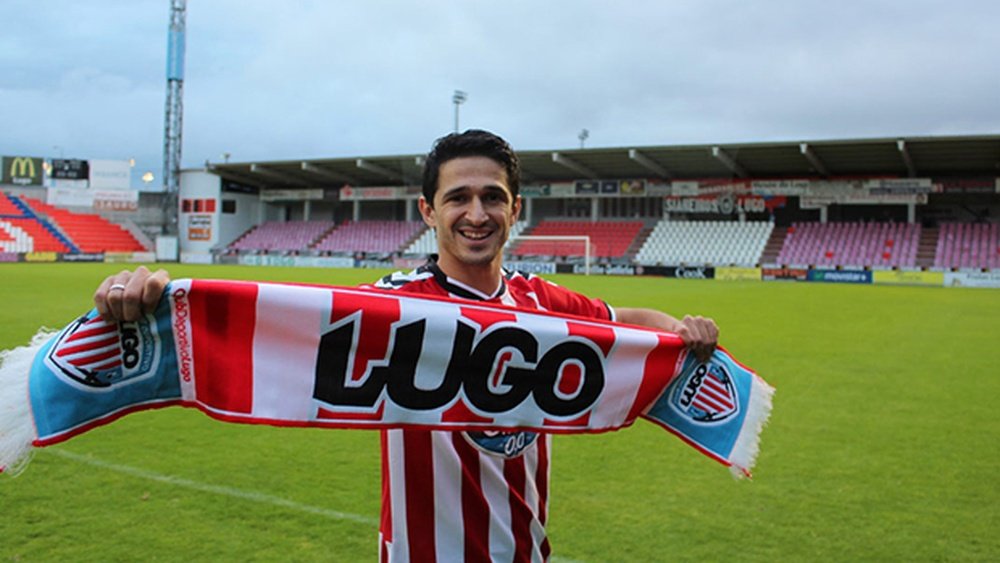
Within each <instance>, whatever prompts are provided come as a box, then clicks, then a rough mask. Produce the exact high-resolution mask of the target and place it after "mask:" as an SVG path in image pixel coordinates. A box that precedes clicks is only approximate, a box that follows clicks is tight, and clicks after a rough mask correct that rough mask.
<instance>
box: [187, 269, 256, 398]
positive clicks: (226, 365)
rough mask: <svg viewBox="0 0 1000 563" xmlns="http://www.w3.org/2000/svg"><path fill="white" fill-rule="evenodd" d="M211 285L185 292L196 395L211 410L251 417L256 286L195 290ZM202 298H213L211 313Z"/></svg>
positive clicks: (229, 286)
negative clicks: (192, 348)
mask: <svg viewBox="0 0 1000 563" xmlns="http://www.w3.org/2000/svg"><path fill="white" fill-rule="evenodd" d="M211 283H215V282H210V281H208V282H206V281H199V280H195V281H193V282H191V289H192V291H191V292H190V293H188V298H189V300H190V303H191V340H192V342H194V343H195V344H194V353H193V356H194V367H195V392H196V393H197V396H198V400H199V401H201V402H203V403H205V404H207V405H209V406H211V407H214V408H218V409H222V410H226V411H229V412H232V413H246V414H249V413H250V412H251V411H252V410H253V333H254V325H255V324H256V322H257V285H256V284H226V291H225V293H222V292H219V291H211V292H209V291H206V292H201V291H195V289H196V288H197V287H198V286H199V285H202V284H211ZM206 295H212V312H211V313H209V312H208V300H207V297H206ZM220 350H225V354H220V353H219V351H220ZM197 374H206V375H208V376H207V377H197Z"/></svg>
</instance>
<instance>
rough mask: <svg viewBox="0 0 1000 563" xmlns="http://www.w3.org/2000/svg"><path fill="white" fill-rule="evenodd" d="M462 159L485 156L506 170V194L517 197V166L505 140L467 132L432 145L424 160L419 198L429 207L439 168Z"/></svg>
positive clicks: (480, 131) (447, 137)
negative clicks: (507, 188)
mask: <svg viewBox="0 0 1000 563" xmlns="http://www.w3.org/2000/svg"><path fill="white" fill-rule="evenodd" d="M465 156H485V157H486V158H489V159H491V160H493V161H495V162H496V163H497V164H499V165H500V166H503V167H504V169H505V170H506V171H507V187H509V188H510V194H511V196H513V197H514V198H516V197H517V194H518V192H520V190H521V163H520V161H518V159H517V154H515V153H514V149H512V148H511V146H510V144H508V143H507V141H505V140H503V139H502V138H500V137H499V136H497V135H494V134H493V133H490V132H489V131H483V130H482V129H469V130H467V131H465V132H464V133H452V134H450V135H446V136H444V137H441V138H440V139H438V140H437V141H435V142H434V148H433V149H431V152H430V154H428V155H427V159H426V160H425V161H424V186H423V195H424V199H426V200H427V203H428V204H429V205H432V206H433V205H434V193H435V192H437V187H438V186H437V183H438V176H440V174H441V165H443V164H444V163H445V162H448V161H449V160H452V159H455V158H461V157H465Z"/></svg>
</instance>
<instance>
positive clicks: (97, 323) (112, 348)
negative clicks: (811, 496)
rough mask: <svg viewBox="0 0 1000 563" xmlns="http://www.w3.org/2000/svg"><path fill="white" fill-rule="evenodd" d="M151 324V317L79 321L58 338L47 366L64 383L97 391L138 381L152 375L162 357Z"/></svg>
mask: <svg viewBox="0 0 1000 563" xmlns="http://www.w3.org/2000/svg"><path fill="white" fill-rule="evenodd" d="M151 322H152V317H150V316H147V317H144V318H142V319H141V320H139V321H138V322H127V323H109V322H107V321H105V320H104V319H102V318H101V317H99V316H94V317H88V316H83V317H80V318H79V319H77V320H76V321H74V322H73V323H72V324H70V326H68V327H67V328H66V329H64V330H63V332H61V333H60V334H59V335H58V336H57V337H56V338H57V339H56V342H55V344H54V345H53V346H52V348H51V349H50V350H49V353H48V354H47V355H46V357H45V362H46V363H47V364H49V366H50V367H51V368H52V369H53V371H54V372H55V373H56V374H58V375H59V376H62V377H63V378H64V380H65V381H67V382H69V383H71V384H73V385H76V386H79V385H81V384H82V385H84V386H86V387H87V388H91V389H94V390H99V389H107V388H109V387H111V386H113V385H118V384H121V383H126V382H130V381H134V380H137V379H138V378H140V377H142V376H144V375H147V374H149V373H151V372H152V368H153V367H154V366H155V365H156V359H157V356H158V354H159V339H158V337H157V335H156V333H155V331H154V330H152V327H151V326H150V323H151Z"/></svg>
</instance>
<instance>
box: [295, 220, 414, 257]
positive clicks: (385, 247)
mask: <svg viewBox="0 0 1000 563" xmlns="http://www.w3.org/2000/svg"><path fill="white" fill-rule="evenodd" d="M423 227H424V222H423V221H346V222H344V223H343V224H342V225H340V226H339V227H337V228H336V229H334V230H333V231H331V232H330V233H329V234H327V235H326V236H325V237H323V239H322V240H320V241H319V242H318V243H317V244H316V246H315V247H314V250H317V251H320V252H335V253H350V252H370V253H376V254H391V253H393V252H398V251H399V250H400V249H401V248H402V247H403V245H405V244H407V243H408V242H410V241H411V240H412V239H413V237H415V236H416V235H417V233H419V232H420V230H421V229H422V228H423Z"/></svg>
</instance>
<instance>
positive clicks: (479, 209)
mask: <svg viewBox="0 0 1000 563" xmlns="http://www.w3.org/2000/svg"><path fill="white" fill-rule="evenodd" d="M465 216H466V218H467V219H468V220H469V221H473V222H475V223H482V222H485V221H486V219H487V218H488V217H489V215H487V214H486V208H485V207H484V206H483V200H482V199H480V198H478V197H474V198H472V199H471V200H470V201H469V208H468V209H466V211H465Z"/></svg>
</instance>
